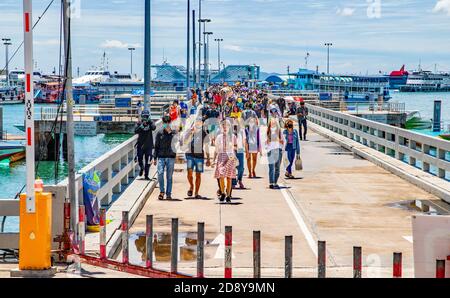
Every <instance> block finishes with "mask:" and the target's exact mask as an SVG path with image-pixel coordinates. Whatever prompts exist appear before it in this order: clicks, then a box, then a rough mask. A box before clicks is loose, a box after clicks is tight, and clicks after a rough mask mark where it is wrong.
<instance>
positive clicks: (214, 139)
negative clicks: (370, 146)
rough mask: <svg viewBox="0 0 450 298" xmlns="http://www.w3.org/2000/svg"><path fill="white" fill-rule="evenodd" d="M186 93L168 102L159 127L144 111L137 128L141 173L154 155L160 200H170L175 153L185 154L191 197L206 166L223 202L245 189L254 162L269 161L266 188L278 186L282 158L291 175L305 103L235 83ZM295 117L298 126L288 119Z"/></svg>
mask: <svg viewBox="0 0 450 298" xmlns="http://www.w3.org/2000/svg"><path fill="white" fill-rule="evenodd" d="M189 97H190V99H189V100H188V101H187V102H184V101H181V102H179V101H174V102H173V104H172V105H171V106H170V108H169V110H168V112H167V113H166V114H165V115H164V116H163V119H162V129H160V130H159V131H158V132H156V125H155V123H153V121H152V120H151V119H150V118H149V117H148V116H149V115H148V114H144V113H143V114H142V115H141V121H140V122H139V123H138V125H137V127H136V134H138V135H139V137H138V142H137V158H138V162H139V166H140V168H141V171H140V176H144V179H147V180H149V179H150V178H149V168H150V165H151V162H152V160H153V163H154V165H155V166H157V177H158V183H159V189H160V194H159V197H158V198H159V199H160V200H163V199H164V198H166V199H168V200H170V199H172V185H173V173H174V166H175V160H176V158H177V153H180V152H181V153H183V154H184V155H185V160H186V168H187V181H188V185H189V187H188V190H187V196H188V197H190V198H195V199H203V197H202V196H201V195H200V193H201V191H200V190H201V181H202V174H203V173H204V171H205V167H212V168H214V179H217V185H218V191H217V196H218V199H219V200H220V202H227V203H229V202H231V199H232V191H233V189H236V188H239V189H245V185H244V174H245V170H246V169H247V171H248V175H247V177H248V179H254V178H257V177H258V176H257V173H256V168H257V165H258V163H260V164H267V165H268V173H269V177H268V180H269V188H270V189H280V186H279V185H278V181H279V178H280V173H281V167H282V164H283V161H284V165H285V177H286V178H287V179H292V178H295V177H294V169H295V167H294V163H298V161H300V164H301V157H300V141H302V140H305V141H306V137H307V116H308V108H307V107H306V106H305V104H304V102H300V103H298V102H295V101H291V102H287V101H286V100H285V99H284V98H283V97H279V98H275V97H273V98H271V97H270V96H269V95H268V94H267V93H265V92H263V91H261V90H258V89H250V88H247V87H245V86H240V85H238V86H227V85H214V86H211V87H209V88H208V89H207V90H205V91H204V92H202V91H201V90H191V91H190V95H189ZM295 116H296V119H297V122H298V127H299V130H297V129H296V128H295V121H294V120H292V119H295ZM153 134H156V135H155V136H154V135H153ZM153 139H154V140H153ZM211 148H212V149H213V150H211ZM211 153H212V154H211ZM211 155H212V156H211ZM245 164H246V166H245Z"/></svg>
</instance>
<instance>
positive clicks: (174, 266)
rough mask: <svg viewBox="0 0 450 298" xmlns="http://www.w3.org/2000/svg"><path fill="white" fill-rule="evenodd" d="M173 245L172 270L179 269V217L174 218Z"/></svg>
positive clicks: (173, 271)
mask: <svg viewBox="0 0 450 298" xmlns="http://www.w3.org/2000/svg"><path fill="white" fill-rule="evenodd" d="M171 236H172V246H171V255H172V256H171V259H170V272H172V273H177V271H178V218H172V235H171Z"/></svg>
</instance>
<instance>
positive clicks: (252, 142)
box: [245, 118, 262, 178]
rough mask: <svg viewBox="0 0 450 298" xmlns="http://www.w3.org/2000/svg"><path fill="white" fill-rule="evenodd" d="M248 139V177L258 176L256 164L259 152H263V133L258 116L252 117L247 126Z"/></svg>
mask: <svg viewBox="0 0 450 298" xmlns="http://www.w3.org/2000/svg"><path fill="white" fill-rule="evenodd" d="M245 135H246V139H247V156H246V158H247V168H248V178H256V164H257V162H258V153H259V154H261V152H262V150H261V134H260V130H259V125H258V118H250V119H249V120H248V125H247V127H246V128H245Z"/></svg>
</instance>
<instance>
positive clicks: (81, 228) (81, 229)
mask: <svg viewBox="0 0 450 298" xmlns="http://www.w3.org/2000/svg"><path fill="white" fill-rule="evenodd" d="M78 221H79V222H78V235H79V237H80V241H79V243H80V255H84V254H85V248H86V245H85V239H84V238H85V235H86V212H85V208H84V205H80V206H79V207H78Z"/></svg>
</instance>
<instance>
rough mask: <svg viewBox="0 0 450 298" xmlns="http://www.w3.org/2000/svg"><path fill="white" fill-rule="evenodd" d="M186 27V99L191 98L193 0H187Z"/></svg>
mask: <svg viewBox="0 0 450 298" xmlns="http://www.w3.org/2000/svg"><path fill="white" fill-rule="evenodd" d="M186 29H187V30H186V100H189V92H190V91H189V89H190V87H191V69H190V68H191V0H187V28H186Z"/></svg>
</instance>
